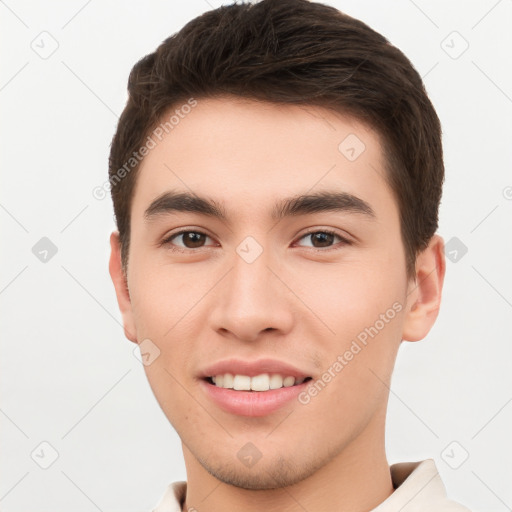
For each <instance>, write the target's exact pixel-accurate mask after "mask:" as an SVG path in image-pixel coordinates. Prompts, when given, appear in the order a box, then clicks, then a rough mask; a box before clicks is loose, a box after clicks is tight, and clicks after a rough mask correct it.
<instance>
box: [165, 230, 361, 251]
mask: <svg viewBox="0 0 512 512" xmlns="http://www.w3.org/2000/svg"><path fill="white" fill-rule="evenodd" d="M185 233H196V234H199V235H204V236H207V237H208V238H211V237H210V236H209V235H208V234H206V233H204V232H203V231H199V230H196V229H183V230H181V231H178V232H177V233H173V234H172V235H169V236H168V237H166V238H165V239H163V240H162V242H161V243H160V244H159V246H164V245H168V246H169V248H170V250H171V251H173V252H180V253H190V252H194V251H198V250H200V249H204V247H198V248H196V249H192V248H182V247H177V246H174V245H172V243H171V242H172V240H173V239H174V238H176V237H178V236H179V235H183V234H185ZM316 233H326V234H328V235H333V236H335V237H338V238H339V239H340V242H339V243H341V244H342V246H343V245H351V244H352V242H350V241H349V240H347V239H346V238H344V237H342V236H341V235H339V234H338V233H336V232H335V231H332V230H330V229H316V230H312V231H308V232H307V233H304V234H303V235H302V236H301V237H300V238H299V240H302V239H303V238H305V237H307V236H309V235H314V234H316ZM311 249H312V250H313V251H315V252H328V251H332V250H337V249H339V248H337V247H326V248H319V247H311Z"/></svg>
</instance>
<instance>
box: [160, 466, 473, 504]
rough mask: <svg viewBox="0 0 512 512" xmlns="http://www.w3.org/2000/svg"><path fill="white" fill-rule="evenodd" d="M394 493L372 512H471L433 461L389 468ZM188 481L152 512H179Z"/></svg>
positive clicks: (170, 491) (173, 487)
mask: <svg viewBox="0 0 512 512" xmlns="http://www.w3.org/2000/svg"><path fill="white" fill-rule="evenodd" d="M390 469H391V480H392V482H393V487H394V488H395V491H394V492H393V494H391V496H389V497H388V498H386V499H385V500H384V501H383V502H382V503H381V504H380V505H378V506H377V507H376V508H374V509H373V510H372V511H371V512H399V511H400V512H434V511H435V512H471V511H470V510H469V509H468V508H466V507H463V506H462V505H459V504H458V503H455V502H454V501H451V500H449V499H448V498H447V496H446V490H445V488H444V485H443V482H442V481H441V477H440V476H439V473H438V471H437V468H436V465H435V463H434V461H433V460H432V459H427V460H424V461H422V462H401V463H399V464H393V465H392V466H391V468H390ZM186 491H187V482H173V483H172V484H170V485H169V486H168V487H167V489H166V491H165V494H164V495H163V497H162V498H161V500H160V501H159V502H158V505H157V506H156V508H154V509H153V510H152V512H181V507H182V506H183V502H184V501H185V496H186Z"/></svg>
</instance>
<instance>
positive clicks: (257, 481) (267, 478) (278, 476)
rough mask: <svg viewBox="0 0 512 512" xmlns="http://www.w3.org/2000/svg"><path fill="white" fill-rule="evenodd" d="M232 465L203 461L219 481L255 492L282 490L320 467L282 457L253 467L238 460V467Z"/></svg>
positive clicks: (206, 468) (205, 467)
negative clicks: (246, 465)
mask: <svg viewBox="0 0 512 512" xmlns="http://www.w3.org/2000/svg"><path fill="white" fill-rule="evenodd" d="M230 463H232V460H231V459H230V460H227V461H226V462H225V463H222V464H219V463H218V462H217V463H215V464H209V461H205V460H203V461H201V464H202V465H203V467H204V469H205V470H206V471H208V473H210V475H212V476H213V477H215V478H216V479H217V480H220V481H221V482H223V483H225V484H228V485H232V486H234V487H239V488H241V489H247V490H253V491H259V490H270V489H280V488H282V487H288V486H290V485H294V484H297V483H299V482H300V481H301V480H304V479H306V478H308V477H309V476H311V475H312V474H313V473H314V472H315V471H316V470H317V469H318V466H315V465H313V464H311V463H308V462H306V461H301V462H298V461H290V460H289V459H288V460H285V459H284V458H282V457H277V458H275V459H273V460H271V461H268V460H267V461H263V458H262V459H261V460H259V461H258V462H257V463H256V464H254V466H252V467H244V466H243V465H242V464H241V463H238V459H237V465H236V467H232V466H231V467H230Z"/></svg>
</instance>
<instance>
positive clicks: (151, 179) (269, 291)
mask: <svg viewBox="0 0 512 512" xmlns="http://www.w3.org/2000/svg"><path fill="white" fill-rule="evenodd" d="M109 176H110V179H109V181H110V184H111V191H112V198H113V201H114V209H115V214H116V220H117V226H118V230H119V231H118V232H115V233H113V234H112V236H111V249H112V253H111V260H110V273H111V276H112V280H113V282H114V285H115V289H116V294H117V299H118V302H119V307H120V309H121V312H122V315H123V322H124V329H125V334H126V336H127V338H128V339H130V340H131V341H133V342H134V343H138V344H139V345H140V348H141V353H142V354H143V357H144V358H145V370H146V374H147V377H148V379H149V382H150V385H151V387H152V389H153V392H154V393H155V396H156V398H157V400H158V402H159V404H160V406H161V408H162V410H163V412H164V413H165V414H166V416H167V418H168V419H169V421H170V423H171V424H172V425H173V427H174V428H175V429H176V431H177V433H178V434H179V436H180V438H181V441H182V445H183V454H184V458H185V465H186V469H187V482H175V483H174V484H171V485H170V486H169V488H168V489H167V491H166V492H165V494H164V496H163V497H162V499H161V500H160V502H159V504H158V506H157V508H156V509H155V510H157V511H158V512H164V511H165V512H167V511H173V512H174V511H179V510H197V511H208V512H216V511H220V510H223V511H225V510H235V511H238V510H244V511H259V510H266V511H269V510H286V511H290V512H292V511H299V510H301V511H302V510H307V511H309V512H319V511H331V510H332V511H353V512H355V511H360V512H362V511H369V510H374V511H379V512H388V511H389V512H390V511H398V510H401V511H403V512H407V511H413V510H414V511H427V510H428V511H432V510H443V511H464V510H467V509H466V508H464V507H462V506H461V505H458V504H456V503H454V502H452V501H449V500H448V498H447V497H446V493H445V490H444V487H443V484H442V483H441V482H440V479H439V475H438V473H437V470H436V468H435V464H434V462H433V461H432V460H426V461H423V462H418V463H410V464H408V463H404V464H398V465H394V466H392V467H391V468H390V467H389V465H388V462H387V460H386V454H385V449H384V432H385V416H386V406H387V400H388V394H389V384H390V379H391V374H392V371H393V365H394V362H395V358H396V355H397V351H398V349H399V347H400V344H401V342H402V341H404V340H405V341H417V340H421V339H423V338H424V337H425V336H426V335H427V333H428V332H429V330H430V328H431V327H432V325H433V324H434V322H435V320H436V317H437V314H438V311H439V304H440V299H441V291H442V285H443V279H444V273H445V260H444V251H443V240H442V238H441V237H440V236H439V235H437V234H436V229H437V222H438V206H439V201H440V197H441V189H442V183H443V179H444V167H443V160H442V146H441V130H440V124H439V120H438V118H437V115H436V113H435V111H434V109H433V107H432V105H431V103H430V101H429V99H428V97H427V95H426V93H425V90H424V88H423V84H422V81H421V78H420V77H419V75H418V73H417V72H416V71H415V70H414V68H413V67H412V65H411V64H410V62H409V61H408V60H407V59H406V57H405V56H404V55H403V54H402V53H401V52H400V51H399V50H397V49H396V48H394V47H393V46H391V45H390V44H389V43H388V42H387V41H386V39H385V38H384V37H382V36H381V35H380V34H377V33H376V32H374V31H373V30H372V29H370V28H369V27H368V26H366V25H365V24H363V23H362V22H360V21H358V20H355V19H353V18H350V17H348V16H346V15H345V14H342V13H340V12H339V11H337V10H336V9H334V8H332V7H328V6H325V5H323V4H319V3H313V2H308V1H305V0H277V1H276V0H263V1H261V2H259V3H254V4H239V5H231V6H227V7H221V8H219V9H216V10H213V11H210V12H207V13H205V14H203V15H202V16H199V17H198V18H196V19H194V20H192V21H191V22H190V23H188V24H187V25H186V26H185V27H184V28H183V29H182V30H181V31H180V32H179V33H177V34H175V35H174V36H172V37H170V38H168V39H167V40H166V41H164V42H163V43H162V45H161V46H160V47H159V48H158V49H157V50H156V52H154V53H152V54H150V55H148V56H146V57H145V58H144V59H142V60H141V61H140V62H138V63H137V64H136V65H135V67H134V68H133V70H132V72H131V74H130V79H129V99H128V103H127V105H126V108H125V110H124V112H123V114H122V116H121V119H120V122H119V125H118V128H117V132H116V134H115V136H114V139H113V142H112V149H111V155H110V169H109Z"/></svg>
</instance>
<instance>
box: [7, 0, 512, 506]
mask: <svg viewBox="0 0 512 512" xmlns="http://www.w3.org/2000/svg"><path fill="white" fill-rule="evenodd" d="M328 3H330V4H332V5H334V6H336V7H338V8H339V9H341V10H343V11H345V12H347V13H348V14H350V15H352V16H355V17H358V18H360V19H362V20H363V21H365V22H366V23H368V24H369V25H370V26H372V27H373V28H375V29H376V30H378V31H379V32H381V33H382V34H384V35H385V36H386V37H387V38H388V39H389V40H390V41H391V42H392V43H393V44H395V45H396V46H398V47H399V48H400V49H401V50H403V51H404V53H405V54H406V55H407V56H408V57H409V58H410V59H411V60H412V62H413V64H414V65H415V67H416V68H417V69H418V71H419V72H420V74H421V75H422V76H424V79H425V84H426V87H427V90H428V92H429V95H430V97H431V99H432V101H433V103H434V105H435V107H436V109H437V111H438V114H439V117H440V118H441V121H442V125H443V131H444V144H445V146H444V147H445V155H446V159H445V163H446V185H445V189H444V196H443V201H442V205H441V218H440V230H439V232H440V234H441V235H442V236H444V238H445V241H447V242H448V241H449V240H450V239H452V238H453V237H457V239H458V240H460V242H461V243H463V244H464V245H465V246H466V247H467V249H468V250H467V253H466V254H465V255H463V256H462V257H461V256H460V255H461V252H460V251H459V253H458V261H456V262H455V263H454V262H451V261H448V268H447V277H446V282H445V292H444V299H443V307H442V312H441V314H440V317H439V319H438V321H437V324H436V325H435V327H434V329H433V330H432V331H431V333H430V334H429V336H428V338H427V339H426V340H425V341H422V342H420V343H414V344H404V346H403V347H402V349H401V352H400V355H399V358H398V361H397V367H396V372H395V375H394V379H393V383H392V388H391V398H390V406H389V418H388V432H387V434H388V437H387V450H388V457H389V461H390V463H393V462H397V461H405V460H420V459H425V458H429V457H431V458H434V459H435V461H436V464H437V466H438V468H439V471H440V473H441V476H442V479H443V481H444V482H445V485H446V487H447V488H448V494H449V496H451V497H452V498H453V499H456V500H458V501H460V502H462V503H464V504H466V505H467V506H469V507H471V508H472V509H474V510H478V511H486V512H489V511H496V512H501V511H505V510H510V507H512V493H511V487H510V482H511V477H512V462H511V460H512V457H511V455H512V453H511V452H512V449H511V442H510V432H511V431H512V428H511V426H512V425H511V424H512V402H511V401H512V386H511V379H510V366H511V364H510V363H511V355H512V343H511V341H512V339H511V338H512V337H511V335H510V321H511V319H512V272H511V267H512V265H511V262H512V200H511V199H512V188H511V187H512V173H511V163H512V162H511V153H512V150H511V144H512V121H511V119H512V71H511V64H510V63H511V62H512V36H511V34H512V31H511V30H510V27H511V26H512V1H511V0H501V1H496V0H481V1H471V2H470V1H461V0H459V1H451V2H446V1H441V0H436V1H426V0H415V1H414V2H413V1H412V0H396V1H393V2H391V1H387V2H383V1H377V0H374V1H355V0H353V1H348V0H339V1H337V2H335V1H331V2H328ZM218 5H220V2H217V3H216V2H213V1H212V0H209V2H208V3H207V2H205V1H204V0H193V1H192V0H190V1H187V2H185V1H180V2H170V1H157V0H153V1H150V2H142V1H138V2H136V1H130V2H126V1H121V0H109V1H103V2H101V1H100V0H89V1H85V0H71V1H67V2H56V1H46V2H28V1H23V0H5V1H1V2H0V16H1V28H0V33H1V38H2V40H1V43H0V48H1V52H2V66H1V71H0V102H1V108H2V114H1V119H2V122H1V137H2V143H3V144H2V152H1V167H0V168H1V180H2V182H1V187H0V223H1V229H2V245H1V247H2V249H1V251H0V258H1V260H0V265H1V266H0V268H1V273H0V307H1V343H2V357H1V362H0V365H1V366H0V379H1V386H2V389H1V391H2V394H1V396H2V402H1V409H0V423H1V429H2V436H3V441H2V459H1V473H0V508H1V510H3V511H5V512H15V511H43V510H53V511H55V512H60V511H64V510H66V511H67V510H74V511H76V512H82V511H83V512H88V511H91V512H93V511H95V510H101V511H105V512H107V511H121V510H123V511H128V512H131V511H134V512H135V511H144V510H150V509H151V507H152V506H154V505H155V504H156V502H157V501H158V499H159V498H160V496H161V495H162V493H163V491H164V489H165V487H166V486H167V485H168V484H169V483H170V482H171V481H174V480H182V479H185V477H186V475H185V470H184V465H183V461H182V455H181V447H180V443H179V438H178V437H177V435H176V433H175V432H174V431H173V429H172V427H171V426H170V425H169V424H168V422H167V420H166V419H165V417H164V415H163V414H162V413H161V411H160V409H159V406H158V405H157V403H156V400H155V399H154V397H153V395H152V393H151V390H150V388H149V385H148V384H147V381H146V378H145V375H144V372H143V368H142V365H141V364H140V363H139V361H138V360H137V359H136V358H135V357H134V355H133V350H134V347H135V346H134V345H133V344H132V343H130V342H128V341H127V340H125V339H124V336H123V332H122V329H121V327H120V315H119V313H118V310H117V304H116V301H115V295H114V290H113V286H112V284H111V282H110V278H109V275H108V271H107V262H108V255H109V246H108V236H109V233H110V232H111V230H112V229H113V228H114V223H113V217H112V215H113V213H112V207H111V203H110V199H109V197H107V198H105V199H103V200H97V199H95V198H94V197H93V195H92V190H93V189H94V187H97V186H99V185H102V184H103V183H104V182H105V180H106V179H107V157H108V152H109V144H110V141H111V138H112V135H113V133H114V130H115V127H116V123H117V118H118V115H119V114H120V113H121V111H122V109H123V107H124V103H125V101H126V92H125V90H126V82H127V78H128V73H129V71H130V69H131V67H132V66H133V64H134V63H135V62H136V60H138V59H139V58H140V57H142V56H143V55H145V54H147V53H149V52H152V51H153V50H154V49H155V48H156V47H157V45H158V44H159V43H160V42H161V41H162V40H163V39H165V38H166V37H168V36H169V35H171V34H172V33H174V32H176V31H178V30H179V29H180V28H181V27H182V26H183V25H184V24H185V23H186V22H187V21H188V20H190V19H192V18H193V17H195V16H197V15H199V14H200V13H202V12H204V11H206V10H209V9H210V8H211V7H217V6H218ZM454 31H456V32H457V33H458V34H453V32H454ZM41 32H47V33H45V34H42V35H41ZM57 44H58V48H57V49H56V51H55V52H54V53H53V54H52V55H50V56H48V55H46V54H45V53H44V52H49V51H50V50H51V49H52V45H53V46H56V45H57ZM466 44H468V45H469V47H468V48H467V50H466V51H464V53H462V54H460V55H459V53H460V52H461V51H462V50H463V49H464V48H465V46H466ZM38 52H39V53H38ZM40 54H43V55H42V56H40ZM42 57H47V58H42ZM454 57H457V58H454ZM507 187H508V188H507ZM42 237H48V238H49V239H50V240H51V241H52V242H53V244H55V246H56V248H57V253H56V254H55V255H54V256H53V257H52V258H51V259H49V261H47V262H46V263H43V262H41V261H40V260H39V259H38V258H37V257H36V256H35V255H34V254H33V252H32V248H33V246H34V245H35V244H36V243H37V242H38V241H39V240H40V239H41V238H42ZM453 441H455V442H456V443H455V444H451V443H452V442H453ZM42 442H46V443H49V444H50V445H51V446H52V447H53V450H56V452H57V453H58V458H57V460H56V461H55V462H54V463H53V464H52V465H51V466H50V467H49V468H48V469H43V468H41V467H40V465H39V464H45V463H49V462H51V457H52V448H50V447H49V446H48V445H42V446H40V443H42ZM34 450H35V452H34ZM33 452H34V453H33ZM466 452H467V454H466ZM32 453H33V456H31V454H32ZM466 456H468V458H467V460H465V461H464V462H463V463H462V464H461V462H462V461H463V460H464V458H465V457H466ZM36 461H37V462H36ZM459 464H461V465H460V467H459V468H458V469H453V468H452V467H450V466H458V465H459Z"/></svg>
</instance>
